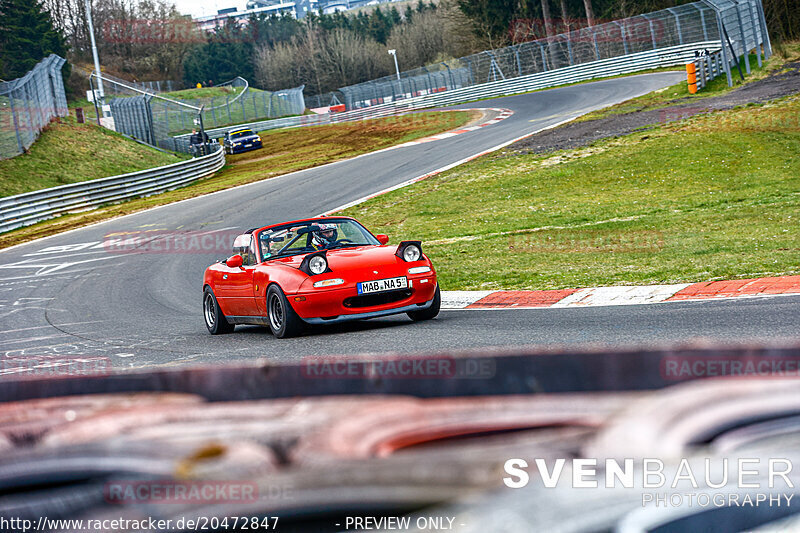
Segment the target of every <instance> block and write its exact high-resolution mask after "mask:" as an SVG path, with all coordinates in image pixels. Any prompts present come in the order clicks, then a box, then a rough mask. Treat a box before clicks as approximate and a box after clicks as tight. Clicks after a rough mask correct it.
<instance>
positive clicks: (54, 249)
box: [25, 241, 97, 257]
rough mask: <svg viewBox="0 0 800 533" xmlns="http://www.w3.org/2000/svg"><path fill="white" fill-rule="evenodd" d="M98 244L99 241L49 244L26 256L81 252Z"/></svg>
mask: <svg viewBox="0 0 800 533" xmlns="http://www.w3.org/2000/svg"><path fill="white" fill-rule="evenodd" d="M96 245H97V241H93V242H81V243H78V244H61V245H58V246H49V247H47V248H43V249H41V250H39V251H38V252H33V253H30V254H25V257H29V256H32V255H47V254H64V253H69V252H79V251H81V250H86V249H87V248H92V247H93V246H96Z"/></svg>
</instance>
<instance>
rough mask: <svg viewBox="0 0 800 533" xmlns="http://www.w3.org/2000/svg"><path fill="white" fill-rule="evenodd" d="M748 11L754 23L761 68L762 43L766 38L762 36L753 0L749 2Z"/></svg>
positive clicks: (748, 0)
mask: <svg viewBox="0 0 800 533" xmlns="http://www.w3.org/2000/svg"><path fill="white" fill-rule="evenodd" d="M747 9H748V11H749V12H750V20H751V22H752V23H753V41H755V45H756V59H757V60H758V66H759V67H761V66H762V64H761V43H762V42H763V41H764V36H763V35H761V26H760V25H759V23H758V15H757V14H756V9H755V7H754V6H753V2H752V1H751V0H747Z"/></svg>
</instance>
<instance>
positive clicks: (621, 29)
mask: <svg viewBox="0 0 800 533" xmlns="http://www.w3.org/2000/svg"><path fill="white" fill-rule="evenodd" d="M612 24H614V25H616V26H617V27H618V28H619V35H620V37H622V48H623V49H624V50H625V55H628V54H629V53H630V52H629V51H628V40H627V39H625V28H624V27H623V26H622V24H620V23H619V22H617V21H616V20H615V21H613V22H612Z"/></svg>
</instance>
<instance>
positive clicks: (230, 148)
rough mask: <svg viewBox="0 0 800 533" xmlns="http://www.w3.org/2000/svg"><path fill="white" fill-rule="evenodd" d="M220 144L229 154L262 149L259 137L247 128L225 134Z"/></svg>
mask: <svg viewBox="0 0 800 533" xmlns="http://www.w3.org/2000/svg"><path fill="white" fill-rule="evenodd" d="M222 143H223V146H224V147H225V151H226V152H228V153H229V154H240V153H242V152H249V151H250V150H258V149H259V148H262V144H261V137H259V136H258V135H256V134H255V133H253V130H251V129H247V128H245V129H240V130H231V131H229V132H226V133H225V138H224V139H223V141H222Z"/></svg>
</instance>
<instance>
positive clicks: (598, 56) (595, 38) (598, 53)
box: [589, 26, 600, 61]
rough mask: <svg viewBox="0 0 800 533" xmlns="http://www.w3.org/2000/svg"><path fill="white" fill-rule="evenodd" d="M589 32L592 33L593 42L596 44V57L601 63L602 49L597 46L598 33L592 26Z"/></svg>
mask: <svg viewBox="0 0 800 533" xmlns="http://www.w3.org/2000/svg"><path fill="white" fill-rule="evenodd" d="M589 30H590V31H591V32H592V42H593V43H594V57H595V59H597V60H598V61H600V47H599V46H597V32H595V31H594V26H591V27H590V28H589Z"/></svg>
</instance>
